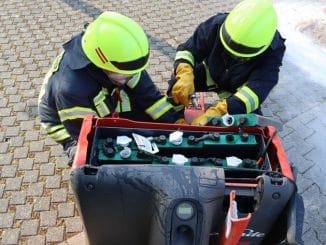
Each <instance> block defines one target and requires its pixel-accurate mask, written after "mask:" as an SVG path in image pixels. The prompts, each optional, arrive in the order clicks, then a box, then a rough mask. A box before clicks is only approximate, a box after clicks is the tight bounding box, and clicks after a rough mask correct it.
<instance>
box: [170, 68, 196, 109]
mask: <svg viewBox="0 0 326 245" xmlns="http://www.w3.org/2000/svg"><path fill="white" fill-rule="evenodd" d="M175 78H176V80H177V82H176V83H175V84H174V86H173V88H172V98H173V100H174V102H175V103H176V104H180V103H181V104H183V105H184V106H188V105H189V96H190V95H191V94H193V93H194V92H195V85H194V70H193V69H192V67H191V65H189V64H187V63H180V64H179V65H178V67H177V70H176V76H175Z"/></svg>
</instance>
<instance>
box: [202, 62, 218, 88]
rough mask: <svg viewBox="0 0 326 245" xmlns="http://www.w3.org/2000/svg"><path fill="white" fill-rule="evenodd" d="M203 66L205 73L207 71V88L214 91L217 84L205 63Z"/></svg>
mask: <svg viewBox="0 0 326 245" xmlns="http://www.w3.org/2000/svg"><path fill="white" fill-rule="evenodd" d="M203 65H204V67H205V71H206V86H207V87H208V88H209V89H213V88H217V87H218V86H217V83H216V82H215V81H214V80H213V78H212V77H211V73H210V72H209V69H208V67H207V65H206V63H205V62H203Z"/></svg>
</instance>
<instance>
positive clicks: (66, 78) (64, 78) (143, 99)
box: [39, 34, 179, 148]
mask: <svg viewBox="0 0 326 245" xmlns="http://www.w3.org/2000/svg"><path fill="white" fill-rule="evenodd" d="M81 37H82V34H79V35H77V36H75V37H73V38H72V39H71V40H70V41H69V42H67V43H66V44H64V46H63V48H64V52H63V53H61V54H60V55H59V56H58V57H57V58H56V59H55V61H54V63H53V65H52V68H51V70H50V71H49V72H48V74H47V75H46V77H45V79H44V83H43V86H42V90H41V93H40V96H39V117H40V120H41V124H42V126H44V127H45V129H46V131H47V133H48V135H49V136H50V137H52V138H53V139H54V140H55V141H57V142H59V143H61V144H63V145H64V148H67V147H69V146H70V145H72V144H74V142H76V140H77V138H78V135H79V132H80V128H81V123H82V120H83V117H84V116H85V115H87V114H92V115H94V116H97V117H106V116H110V115H112V113H116V112H118V113H119V116H120V117H124V118H129V119H132V120H141V121H157V122H168V123H174V122H175V121H176V120H177V119H179V113H178V112H176V111H175V110H174V108H173V107H172V105H171V104H170V103H169V102H168V101H167V98H166V97H165V96H163V95H162V94H161V93H160V92H159V91H158V89H157V87H156V86H155V85H154V83H153V81H152V80H151V78H150V77H149V75H148V73H147V72H146V71H142V72H140V73H137V74H135V75H133V76H132V78H131V79H130V80H129V81H128V82H127V83H126V84H125V85H123V86H121V87H117V86H116V85H114V84H113V83H112V82H111V81H110V79H109V78H108V77H107V75H106V74H105V73H104V72H103V71H102V70H101V69H99V68H97V67H96V66H95V65H93V64H92V63H91V62H90V61H89V60H88V58H87V57H86V55H85V54H84V52H83V50H82V47H81Z"/></svg>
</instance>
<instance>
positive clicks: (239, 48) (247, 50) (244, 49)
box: [222, 24, 265, 54]
mask: <svg viewBox="0 0 326 245" xmlns="http://www.w3.org/2000/svg"><path fill="white" fill-rule="evenodd" d="M222 38H223V41H224V43H225V44H226V45H227V46H228V47H229V48H230V49H231V50H233V51H235V52H237V53H240V54H256V53H258V52H259V51H260V50H262V49H263V48H264V47H265V45H264V46H261V47H258V48H253V47H248V46H245V45H242V44H240V43H237V42H235V41H234V40H232V37H231V36H230V35H229V33H228V32H227V31H226V28H225V24H223V25H222Z"/></svg>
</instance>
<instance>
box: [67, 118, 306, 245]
mask: <svg viewBox="0 0 326 245" xmlns="http://www.w3.org/2000/svg"><path fill="white" fill-rule="evenodd" d="M176 131H180V132H182V133H183V139H182V140H183V141H186V139H187V138H188V142H186V143H182V145H181V146H177V145H171V144H170V143H166V142H165V143H162V142H159V143H158V144H157V145H158V148H160V151H159V152H158V153H155V154H148V153H147V154H145V155H144V152H141V151H139V149H138V148H137V147H134V148H132V147H130V148H131V152H132V153H131V156H130V157H129V158H122V157H121V154H120V155H119V154H118V153H119V152H121V151H122V148H121V147H120V148H118V147H116V146H115V147H113V155H110V156H108V155H106V154H103V153H105V150H106V149H105V147H104V146H105V144H106V140H107V138H108V137H110V138H111V139H114V142H116V137H117V136H121V135H128V136H130V137H131V135H132V134H133V133H137V134H140V135H143V136H144V137H147V138H148V137H151V139H153V138H155V137H157V136H159V135H165V136H167V135H169V134H171V133H173V132H176ZM206 134H215V135H218V136H217V138H218V139H217V140H216V141H214V140H215V139H214V140H212V139H207V140H205V137H206V136H205V137H204V138H203V137H202V136H203V135H206ZM244 135H245V136H246V137H247V138H246V139H244V138H243V136H244ZM248 137H249V138H248ZM166 138H168V137H166ZM190 138H192V139H194V138H197V139H199V140H198V142H199V141H202V142H200V145H199V143H198V144H197V143H191V142H190V141H189V139H190ZM208 138H209V137H208ZM202 139H204V140H202ZM248 139H249V140H248ZM136 152H137V153H136ZM111 153H112V152H111ZM140 153H142V154H140ZM178 153H181V154H183V155H184V156H186V157H187V159H189V161H188V163H186V164H174V163H173V162H171V158H172V156H173V155H174V154H178ZM265 153H266V154H265ZM163 155H164V156H163ZM229 156H235V157H237V158H238V159H242V162H241V164H240V165H239V166H240V167H234V166H229V165H228V163H227V162H226V161H225V159H226V158H227V157H229ZM248 159H249V160H248ZM245 163H246V165H245ZM71 184H72V188H73V190H74V193H75V196H76V201H77V205H78V208H79V211H80V214H81V217H82V219H83V223H84V227H85V231H86V234H87V238H88V242H89V243H90V244H114V245H116V244H118V245H119V244H302V241H301V229H302V217H303V214H302V213H300V212H299V211H302V209H301V206H300V209H299V207H298V205H297V203H298V202H297V201H298V200H300V196H299V195H298V194H297V191H296V185H295V177H294V173H293V171H292V167H291V165H290V163H289V161H288V158H287V156H286V153H285V151H284V149H283V147H282V144H281V141H280V138H279V137H278V136H277V134H276V130H275V128H273V127H271V126H266V127H259V126H246V125H241V127H240V126H239V125H238V126H237V125H236V126H231V127H221V126H220V127H217V126H200V127H199V126H190V125H176V124H160V123H146V122H135V121H131V120H127V119H121V118H94V117H93V116H87V117H85V119H84V121H83V125H82V129H81V134H80V137H79V140H78V145H77V152H76V157H75V159H74V163H73V166H72V172H71Z"/></svg>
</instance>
